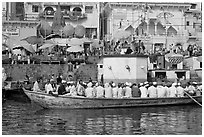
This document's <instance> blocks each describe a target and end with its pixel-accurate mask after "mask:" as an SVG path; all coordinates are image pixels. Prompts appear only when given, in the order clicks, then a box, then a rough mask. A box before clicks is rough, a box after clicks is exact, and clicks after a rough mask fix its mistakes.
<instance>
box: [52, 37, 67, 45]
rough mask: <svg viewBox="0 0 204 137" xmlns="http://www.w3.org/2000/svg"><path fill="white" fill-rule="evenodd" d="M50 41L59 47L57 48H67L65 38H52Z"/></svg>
mask: <svg viewBox="0 0 204 137" xmlns="http://www.w3.org/2000/svg"><path fill="white" fill-rule="evenodd" d="M52 40H53V42H54V43H55V44H56V45H59V46H67V44H68V41H69V40H68V39H67V38H54V39H52Z"/></svg>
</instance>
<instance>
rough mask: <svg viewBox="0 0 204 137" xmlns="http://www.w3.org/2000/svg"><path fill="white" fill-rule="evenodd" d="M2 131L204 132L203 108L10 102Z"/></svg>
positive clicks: (97, 132)
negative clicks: (83, 106)
mask: <svg viewBox="0 0 204 137" xmlns="http://www.w3.org/2000/svg"><path fill="white" fill-rule="evenodd" d="M2 114H3V117H2V131H3V132H2V134H38V135H41V134H50V135H61V134H70V135H71V134H72V135H86V134H88V135H109V134H112V135H120V134H121V135H130V134H147V135H153V134H157V135H159V134H165V135H167V134H201V133H202V132H201V131H202V120H201V118H202V109H201V108H199V107H197V106H178V107H143V108H128V109H83V110H82V109H81V110H49V109H40V110H39V109H35V108H33V107H32V106H31V105H30V104H22V103H21V104H19V103H15V104H14V103H12V102H11V103H7V104H6V105H4V106H3V111H2Z"/></svg>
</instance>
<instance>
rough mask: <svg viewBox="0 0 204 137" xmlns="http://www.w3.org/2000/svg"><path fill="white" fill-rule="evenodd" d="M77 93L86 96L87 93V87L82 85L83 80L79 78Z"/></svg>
mask: <svg viewBox="0 0 204 137" xmlns="http://www.w3.org/2000/svg"><path fill="white" fill-rule="evenodd" d="M76 89H77V95H79V96H84V95H85V93H84V92H85V89H84V87H83V86H82V80H79V82H78V83H77V87H76Z"/></svg>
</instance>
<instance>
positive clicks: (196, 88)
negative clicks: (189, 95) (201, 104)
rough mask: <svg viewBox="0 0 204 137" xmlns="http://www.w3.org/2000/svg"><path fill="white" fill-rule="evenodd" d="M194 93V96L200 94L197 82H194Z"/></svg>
mask: <svg viewBox="0 0 204 137" xmlns="http://www.w3.org/2000/svg"><path fill="white" fill-rule="evenodd" d="M194 86H195V95H196V96H200V95H201V91H200V89H199V88H198V84H197V82H195V85H194Z"/></svg>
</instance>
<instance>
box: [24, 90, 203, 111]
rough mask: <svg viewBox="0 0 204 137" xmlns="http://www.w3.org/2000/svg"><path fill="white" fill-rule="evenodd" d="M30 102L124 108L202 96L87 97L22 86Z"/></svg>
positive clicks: (49, 105) (62, 106) (182, 101)
mask: <svg viewBox="0 0 204 137" xmlns="http://www.w3.org/2000/svg"><path fill="white" fill-rule="evenodd" d="M23 91H24V92H25V94H26V95H27V96H28V97H29V98H30V100H31V102H33V103H35V104H37V105H39V106H41V107H43V108H47V109H75V108H85V109H88V108H93V109H94V108H126V107H143V106H162V105H184V104H194V103H195V101H194V100H196V101H197V102H200V103H202V96H193V99H194V100H193V99H191V98H189V97H188V96H187V97H168V98H167V97H164V98H87V97H83V96H65V95H57V96H53V95H51V94H47V93H43V92H35V91H30V90H27V89H25V88H23Z"/></svg>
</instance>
